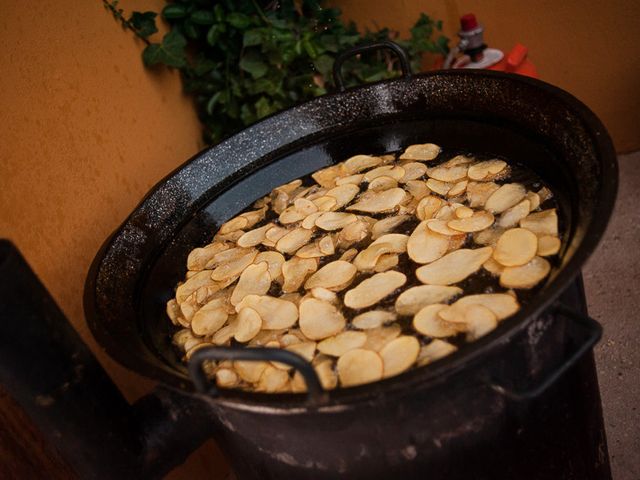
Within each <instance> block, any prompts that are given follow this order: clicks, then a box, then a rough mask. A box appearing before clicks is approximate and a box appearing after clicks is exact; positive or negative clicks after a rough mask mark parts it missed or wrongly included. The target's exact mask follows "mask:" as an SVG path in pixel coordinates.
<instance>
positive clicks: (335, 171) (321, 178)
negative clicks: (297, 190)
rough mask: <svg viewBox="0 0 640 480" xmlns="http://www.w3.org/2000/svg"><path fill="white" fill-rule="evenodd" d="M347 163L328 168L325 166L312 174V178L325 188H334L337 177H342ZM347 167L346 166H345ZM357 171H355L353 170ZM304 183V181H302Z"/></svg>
mask: <svg viewBox="0 0 640 480" xmlns="http://www.w3.org/2000/svg"><path fill="white" fill-rule="evenodd" d="M345 167H346V165H332V166H330V167H327V168H323V169H322V170H318V171H317V172H314V173H312V174H311V178H313V179H314V180H315V181H316V182H318V184H319V185H321V186H323V187H324V188H332V187H335V186H336V178H338V177H340V176H341V175H342V173H343V168H345ZM345 169H346V168H345ZM352 173H355V172H352ZM300 183H301V184H302V182H300Z"/></svg>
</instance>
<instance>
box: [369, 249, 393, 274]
mask: <svg viewBox="0 0 640 480" xmlns="http://www.w3.org/2000/svg"><path fill="white" fill-rule="evenodd" d="M398 263H400V258H399V257H398V255H395V254H393V253H385V254H384V255H380V258H378V261H377V263H376V266H375V268H374V269H373V271H374V272H378V273H379V272H386V271H387V270H391V269H392V268H395V267H397V266H398Z"/></svg>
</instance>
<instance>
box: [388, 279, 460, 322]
mask: <svg viewBox="0 0 640 480" xmlns="http://www.w3.org/2000/svg"><path fill="white" fill-rule="evenodd" d="M461 293H462V289H461V288H459V287H449V286H442V285H420V286H418V287H411V288H409V289H407V290H405V291H404V292H402V293H401V294H400V296H398V298H397V299H396V304H395V309H396V312H398V315H415V314H416V313H418V312H419V311H420V310H421V309H422V308H424V307H425V306H427V305H431V304H436V303H443V302H446V301H448V300H450V299H451V298H453V297H455V296H456V295H460V294H461Z"/></svg>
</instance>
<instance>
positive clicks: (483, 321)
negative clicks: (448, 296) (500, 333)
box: [464, 305, 498, 342]
mask: <svg viewBox="0 0 640 480" xmlns="http://www.w3.org/2000/svg"><path fill="white" fill-rule="evenodd" d="M464 318H465V323H466V325H467V340H468V341H470V342H473V341H474V340H477V339H478V338H480V337H483V336H485V335H486V334H487V333H489V332H491V331H492V330H494V329H495V328H496V327H497V326H498V320H497V318H496V315H495V314H494V313H493V312H492V311H491V310H489V309H488V308H487V307H484V306H482V305H468V306H467V308H466V310H465V317H464Z"/></svg>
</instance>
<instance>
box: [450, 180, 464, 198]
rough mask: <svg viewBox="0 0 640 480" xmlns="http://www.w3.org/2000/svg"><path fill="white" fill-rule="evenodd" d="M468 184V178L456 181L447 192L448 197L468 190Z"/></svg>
mask: <svg viewBox="0 0 640 480" xmlns="http://www.w3.org/2000/svg"><path fill="white" fill-rule="evenodd" d="M467 185H469V181H468V180H462V181H460V182H458V183H455V184H454V185H453V186H452V187H451V188H450V189H449V191H448V192H447V197H450V198H452V197H459V196H460V195H462V194H463V193H464V192H466V191H467Z"/></svg>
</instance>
